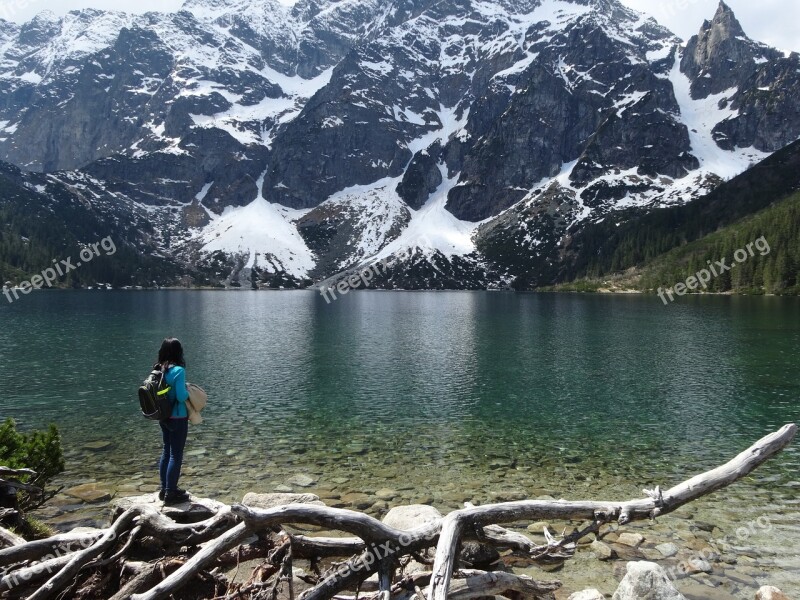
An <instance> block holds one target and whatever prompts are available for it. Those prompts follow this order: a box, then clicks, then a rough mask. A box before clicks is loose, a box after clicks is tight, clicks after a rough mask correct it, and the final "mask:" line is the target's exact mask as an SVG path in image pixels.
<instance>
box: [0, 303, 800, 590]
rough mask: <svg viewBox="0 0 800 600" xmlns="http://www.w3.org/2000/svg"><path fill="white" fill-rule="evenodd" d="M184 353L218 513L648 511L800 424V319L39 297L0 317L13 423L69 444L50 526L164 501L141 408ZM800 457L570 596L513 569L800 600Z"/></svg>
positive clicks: (746, 312) (739, 309)
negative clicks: (508, 503) (198, 394)
mask: <svg viewBox="0 0 800 600" xmlns="http://www.w3.org/2000/svg"><path fill="white" fill-rule="evenodd" d="M168 335H174V336H177V337H179V338H180V339H181V340H182V342H183V344H184V347H185V349H186V360H187V375H188V379H189V381H191V382H194V383H198V384H200V385H202V386H203V387H205V388H206V390H207V391H208V393H209V405H208V407H207V409H206V410H205V412H204V413H203V416H204V419H205V422H204V423H203V424H202V425H199V426H194V427H192V428H191V430H190V433H189V441H188V444H187V450H186V459H185V465H184V474H183V477H182V479H181V485H182V486H183V487H186V488H187V489H189V490H190V491H191V492H192V493H193V494H195V495H198V496H205V497H211V498H215V499H217V500H222V501H225V502H235V501H240V500H241V498H242V496H243V495H244V494H245V493H246V492H248V491H255V492H273V491H302V492H310V493H314V494H317V495H318V496H320V498H322V500H323V501H324V502H325V503H326V504H328V505H330V506H338V507H348V508H355V509H359V510H363V511H365V512H367V513H369V514H372V515H375V516H381V515H382V514H384V513H385V512H386V510H388V508H389V507H391V506H396V505H401V504H410V503H425V504H432V505H434V506H436V507H437V508H438V509H439V510H441V511H442V512H445V511H448V510H451V509H455V508H459V507H462V506H463V503H464V502H465V501H469V502H473V503H475V504H485V503H488V502H498V501H505V500H520V499H526V498H533V499H535V498H541V497H552V498H565V499H570V500H581V499H584V500H585V499H596V500H610V499H617V500H624V499H634V498H642V497H643V493H642V489H643V488H653V487H655V486H656V485H660V486H661V487H662V488H668V487H671V486H672V485H675V484H677V483H679V482H681V481H683V480H685V479H687V478H689V477H691V476H693V475H695V474H697V473H700V472H702V471H705V470H708V469H711V468H714V467H716V466H718V465H720V464H723V463H725V462H727V461H728V460H730V459H731V458H733V457H734V456H735V455H736V454H738V453H739V452H741V451H742V450H744V449H745V448H747V447H748V446H750V445H751V444H752V443H754V442H755V441H757V440H758V439H760V438H761V437H762V436H764V435H766V434H767V433H770V432H772V431H776V430H778V429H779V428H780V427H782V426H783V425H785V424H787V423H791V422H798V421H800V372H799V371H798V366H800V299H797V298H771V297H766V298H764V297H758V298H756V297H718V296H705V297H687V298H683V299H681V300H680V301H679V302H676V303H675V304H673V305H670V306H664V305H663V304H662V303H661V301H660V300H659V299H658V298H657V297H655V296H652V297H651V296H627V295H624V296H622V295H621V296H600V295H571V294H513V293H504V292H496V293H491V292H485V293H484V292H478V293H471V292H380V291H360V292H357V293H353V294H349V295H347V296H344V297H341V298H340V299H339V300H337V301H335V302H332V303H330V304H328V303H326V302H325V300H324V299H322V298H321V296H320V295H319V293H316V292H314V291H298V292H263V291H262V292H250V291H242V292H213V291H51V292H38V293H34V294H31V295H29V296H24V297H21V298H20V299H19V300H18V301H15V302H14V303H13V304H8V303H6V302H2V304H0V381H1V382H2V384H3V396H2V400H0V417H2V418H3V419H5V418H6V417H12V418H14V419H15V420H16V421H17V422H18V425H19V427H20V428H21V429H22V430H30V429H33V428H43V427H46V426H47V425H48V424H49V423H55V424H57V425H58V427H59V429H60V431H61V434H62V437H63V444H64V449H65V456H66V471H65V472H64V473H63V474H62V475H60V476H59V477H58V479H57V481H55V482H54V484H55V485H57V486H64V491H62V492H61V493H60V494H59V495H58V496H57V497H56V498H54V499H53V500H52V501H51V502H50V503H49V504H48V505H47V506H46V507H45V508H43V509H42V510H40V511H39V512H38V514H37V515H35V516H37V517H39V518H41V519H42V520H44V521H46V522H47V523H49V524H51V525H53V526H54V527H56V528H57V529H60V530H69V529H70V528H72V527H75V526H78V525H98V524H101V523H104V522H105V521H106V519H107V518H108V500H110V499H111V498H112V497H119V496H132V495H139V494H144V493H151V492H155V491H156V490H157V484H158V477H157V472H156V463H157V460H158V457H159V454H160V431H159V429H158V426H157V424H155V423H153V422H150V421H146V420H144V419H143V418H142V417H141V414H140V412H139V407H138V400H137V398H136V390H137V387H138V386H139V385H140V384H141V381H142V380H143V379H144V377H145V376H146V375H147V373H148V371H149V369H150V367H151V365H152V364H153V363H154V362H155V357H156V353H157V350H158V347H159V345H160V342H161V340H162V339H163V338H164V337H165V336H168ZM799 448H800V441H796V442H795V443H794V444H793V445H792V446H791V447H789V448H788V449H787V450H785V451H784V452H782V453H781V454H779V455H778V456H777V457H775V458H773V459H772V460H770V461H769V462H768V463H767V464H765V465H764V466H763V467H762V468H760V469H759V470H757V471H756V472H755V473H753V474H752V475H751V476H749V477H747V478H745V479H743V480H742V481H740V482H738V483H736V484H734V485H733V486H731V487H729V488H727V489H725V490H722V491H720V492H717V493H715V494H713V495H711V496H708V497H706V498H703V499H701V500H699V501H697V502H695V503H692V504H690V505H688V506H686V507H684V508H682V509H680V510H679V511H677V512H676V513H674V514H672V515H667V516H663V517H660V518H659V519H658V520H657V521H656V522H655V523H650V522H647V523H636V524H632V525H629V526H626V527H622V528H619V527H611V529H613V530H615V531H612V532H610V533H609V534H608V535H607V536H606V537H605V538H604V542H605V543H607V544H608V546H609V547H611V548H613V549H615V551H616V552H617V554H618V555H619V557H620V559H619V560H613V561H601V560H599V559H598V558H597V556H596V553H595V552H594V551H593V550H592V549H591V548H590V547H589V546H588V545H585V546H581V547H580V548H579V551H578V553H577V554H576V556H575V558H574V559H573V560H571V561H568V562H567V563H566V564H564V565H563V567H559V568H558V570H557V572H552V573H549V572H544V571H543V570H542V569H540V568H539V567H535V566H531V565H529V564H528V563H524V562H520V561H516V562H514V561H509V562H514V565H513V566H514V568H515V571H516V572H523V573H527V574H530V575H532V576H534V577H536V578H539V579H544V580H549V579H556V578H557V579H560V580H562V581H563V582H564V594H565V595H563V597H564V598H566V596H567V595H568V594H569V592H574V591H577V590H580V589H584V588H586V587H597V588H598V589H599V590H600V591H601V592H604V593H611V592H613V590H614V589H615V588H616V585H617V581H618V577H619V576H620V574H621V573H624V560H625V559H648V560H656V561H657V562H659V563H660V564H662V565H663V566H665V567H666V568H668V569H670V568H675V566H676V565H678V564H681V563H682V564H684V565H686V564H690V565H692V568H690V569H689V571H690V573H686V572H684V573H682V574H681V575H680V578H679V579H678V580H677V581H676V585H677V587H678V588H679V589H680V590H681V591H683V592H684V593H685V594H686V595H687V596H688V597H690V598H712V599H719V598H753V597H754V593H755V590H756V589H757V588H758V586H759V585H761V584H771V585H775V586H778V587H779V588H781V589H782V590H783V591H784V592H785V593H786V594H788V595H789V596H790V597H794V598H800V472H799V471H798V467H800V452H799V451H798V449H799ZM518 525H519V527H520V528H523V527H525V525H526V524H524V523H522V524H518ZM578 525H579V524H578V523H572V524H568V523H552V526H553V527H554V528H555V529H556V530H557V531H558V532H559V533H561V531H562V530H563V529H564V528H565V527H568V531H571V530H572V528H573V527H576V526H578ZM541 528H542V525H541V524H538V525H536V526H534V527H532V530H531V531H529V534H530V535H531V536H532V537H533V538H534V539H536V540H541V541H544V537H543V536H542V530H541ZM617 529H618V531H616V530H617ZM521 530H522V531H525V529H521ZM606 530H607V529H606ZM606 530H604V531H606ZM624 532H630V533H638V534H641V536H643V537H644V541H643V542H641V544H634V545H626V544H623V543H620V540H619V539H618V537H617V536H619V535H620V534H622V533H624ZM630 537H631V536H625V537H624V538H622V540H624V541H626V542H629V541H630ZM634 537H635V536H634ZM559 597H562V596H559Z"/></svg>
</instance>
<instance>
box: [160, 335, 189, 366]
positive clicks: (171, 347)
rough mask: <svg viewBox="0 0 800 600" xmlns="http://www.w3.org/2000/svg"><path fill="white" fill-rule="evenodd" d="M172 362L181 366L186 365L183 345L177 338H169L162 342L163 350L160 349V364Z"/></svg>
mask: <svg viewBox="0 0 800 600" xmlns="http://www.w3.org/2000/svg"><path fill="white" fill-rule="evenodd" d="M167 362H168V363H171V364H173V365H178V366H180V367H185V366H186V361H185V360H184V359H183V346H182V345H181V343H180V341H179V340H178V339H177V338H167V339H165V340H164V341H163V342H161V350H159V351H158V364H161V365H163V364H164V363H167Z"/></svg>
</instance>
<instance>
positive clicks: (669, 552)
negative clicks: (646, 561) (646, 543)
mask: <svg viewBox="0 0 800 600" xmlns="http://www.w3.org/2000/svg"><path fill="white" fill-rule="evenodd" d="M656 550H658V551H659V552H660V553H661V555H662V556H663V557H664V558H672V557H673V556H675V555H676V554H677V553H678V552H680V551H681V549H680V548H679V547H678V546H677V544H673V543H672V542H666V543H664V544H659V545H658V546H656Z"/></svg>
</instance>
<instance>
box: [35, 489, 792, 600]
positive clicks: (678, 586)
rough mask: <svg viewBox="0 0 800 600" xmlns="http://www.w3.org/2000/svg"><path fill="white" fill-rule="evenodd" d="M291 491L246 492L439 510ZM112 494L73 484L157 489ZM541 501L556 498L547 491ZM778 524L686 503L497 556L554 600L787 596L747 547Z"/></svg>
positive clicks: (768, 559) (87, 502) (101, 501)
mask: <svg viewBox="0 0 800 600" xmlns="http://www.w3.org/2000/svg"><path fill="white" fill-rule="evenodd" d="M296 479H297V480H296V481H294V483H293V484H292V485H293V487H294V488H295V489H297V487H298V486H299V487H302V485H301V484H308V483H310V482H309V481H306V480H305V479H303V478H302V476H297V478H296ZM309 487H310V486H309ZM290 490H291V486H288V485H287V486H286V488H285V490H283V491H281V492H280V493H269V494H248V495H247V496H246V497H245V499H244V504H246V505H252V506H256V507H269V506H275V503H276V502H279V503H286V502H314V503H319V504H324V505H327V506H331V507H334V508H352V509H355V510H363V511H364V512H366V513H367V514H370V515H371V516H375V517H378V518H382V519H383V520H384V521H386V520H387V518H388V519H389V520H390V521H392V519H394V522H393V526H395V527H398V528H402V527H403V526H405V527H406V528H411V527H412V524H411V523H410V522H409V521H408V520H406V521H405V522H404V521H403V520H402V519H401V520H400V521H397V519H398V515H401V516H402V514H403V513H404V511H409V510H410V511H412V513H413V512H414V511H417V513H419V512H420V510H421V511H422V513H423V514H427V513H428V512H429V513H431V514H432V515H434V514H435V515H438V516H441V513H440V512H439V511H438V510H437V509H436V508H434V507H433V506H430V505H427V504H423V505H411V508H409V505H408V504H402V499H403V496H402V495H401V494H400V493H399V492H398V491H396V490H392V489H389V488H385V489H380V490H375V491H374V493H372V494H367V493H361V492H350V493H346V494H340V493H335V492H332V491H328V492H327V493H325V492H320V495H319V496H318V495H316V494H311V493H291V491H290ZM130 491H133V490H130ZM130 491H129V492H128V493H129V494H130ZM114 493H115V492H114V491H113V490H111V489H109V488H105V487H104V486H102V485H101V484H97V483H87V484H82V485H79V486H75V487H73V488H70V489H68V490H67V494H69V495H70V496H71V497H72V498H73V501H74V500H78V499H80V501H81V502H82V503H83V510H84V511H93V512H94V513H95V514H98V512H102V513H104V514H107V507H108V505H109V504H110V505H111V507H112V510H113V512H114V514H117V515H118V514H119V510H120V507H123V508H124V507H128V506H131V505H132V504H135V503H137V502H138V503H142V502H155V501H156V497H155V494H152V493H150V494H146V495H144V496H142V495H131V496H129V497H119V498H114V499H112V495H113V494H114ZM121 493H122V494H124V492H121ZM537 499H542V500H552V498H551V497H549V496H542V497H540V498H537ZM431 500H432V499H431ZM218 504H219V503H215V502H214V501H211V500H208V499H196V501H195V502H194V503H193V504H192V507H190V508H189V509H184V510H189V511H195V512H198V511H199V513H198V518H199V516H201V515H202V514H203V512H204V510H206V509H205V508H204V507H207V506H212V505H213V506H217V505H218ZM170 510H174V509H170ZM54 513H55V511H52V510H51V511H50V514H54ZM67 514H68V513H62V515H61V517H62V519H58V518H57V517H56V518H55V519H54V520H55V521H56V522H55V523H54V522H53V521H54V520H53V519H48V518H47V512H45V513H44V514H42V515H41V516H42V517H43V518H44V520H46V521H50V522H51V523H52V524H54V525H55V526H57V527H59V528H60V529H62V530H66V529H68V528H70V527H74V526H79V525H82V524H83V525H93V526H95V527H101V526H104V525H105V523H101V522H99V521H98V519H97V518H88V517H87V518H85V519H84V520H83V522H81V517H80V516H79V515H78V514H75V515H74V518H75V519H77V520H73V521H72V522H70V521H69V520H66V519H64V517H66V515H67ZM88 514H89V512H83V515H84V516H86V515H88ZM392 515H393V516H392ZM776 525H778V524H777V523H772V522H771V521H770V520H768V519H761V521H758V520H757V521H754V522H752V523H750V524H749V525H743V526H742V527H741V528H739V530H738V532H737V531H734V532H728V533H727V535H726V532H724V531H722V530H720V529H719V528H718V527H717V526H715V525H714V524H713V523H711V522H706V521H703V520H700V519H699V518H698V515H697V512H696V511H695V509H687V508H684V509H680V510H679V511H677V512H676V513H674V514H673V515H671V516H668V517H664V518H661V519H659V520H658V521H657V522H655V523H632V524H630V525H627V526H625V527H619V526H618V525H608V526H604V527H603V528H602V529H601V530H600V531H599V532H598V534H597V535H590V536H589V537H588V538H587V539H585V540H583V541H582V543H581V544H580V545H579V546H578V551H577V553H576V555H575V557H574V558H573V559H572V560H569V561H566V562H556V563H554V564H552V565H547V566H542V565H536V564H533V563H532V562H531V561H529V560H526V559H521V558H517V557H515V556H513V555H511V554H509V555H503V556H499V555H498V556H497V557H495V558H494V560H495V561H499V562H496V566H497V567H499V568H501V569H503V570H508V571H510V572H513V573H515V574H519V575H527V576H530V577H531V578H533V579H534V580H544V581H547V580H553V579H558V580H560V581H562V582H563V584H564V585H563V587H562V588H561V589H560V590H559V591H558V592H556V594H555V598H556V600H568V599H569V600H587V599H588V600H592V599H596V598H614V599H615V600H632V599H633V598H645V597H646V598H664V599H669V600H681V599H684V600H733V599H745V598H750V599H752V598H754V597H755V598H760V599H763V600H767V599H770V598H772V599H775V600H782V599H785V598H788V597H789V596H786V595H785V594H783V593H782V592H779V591H777V590H778V588H773V587H772V586H770V585H769V584H771V583H778V584H779V585H783V583H781V582H779V581H777V580H776V579H774V577H775V574H776V572H779V567H778V566H777V564H776V563H777V559H778V553H777V552H776V553H775V556H765V555H764V553H763V552H759V551H756V550H755V549H754V548H753V547H751V546H749V545H748V540H749V538H751V537H755V536H759V535H765V534H767V533H769V532H770V531H771V530H772V529H773V527H775V526H776ZM578 526H580V523H577V522H560V523H546V522H539V523H532V524H526V523H515V524H512V525H511V526H510V527H509V529H510V530H511V531H515V532H519V533H524V534H525V535H527V536H528V537H529V538H530V539H531V540H532V541H533V542H535V543H544V542H545V530H547V531H548V533H549V534H551V535H558V534H561V533H562V532H564V531H567V532H568V531H571V530H572V529H573V528H575V527H578ZM304 533H305V532H304ZM307 533H308V534H309V535H321V534H322V533H323V532H317V531H314V530H313V528H311V529H310V530H309V532H307ZM737 534H738V535H737ZM784 583H785V582H784ZM642 586H652V587H653V589H655V590H656V592H654V593H655V594H656V595H652V596H650V595H635V594H638V593H640V592H641V589H642ZM631 590H633V591H631ZM636 590H639V592H636Z"/></svg>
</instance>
